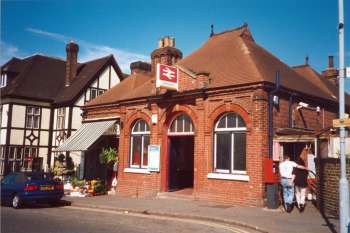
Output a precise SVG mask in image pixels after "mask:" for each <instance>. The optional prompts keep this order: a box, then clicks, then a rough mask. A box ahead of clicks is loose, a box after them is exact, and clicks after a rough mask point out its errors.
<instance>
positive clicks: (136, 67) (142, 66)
mask: <svg viewBox="0 0 350 233" xmlns="http://www.w3.org/2000/svg"><path fill="white" fill-rule="evenodd" d="M151 68H152V66H151V64H149V63H147V62H143V61H136V62H133V63H131V64H130V70H131V74H137V73H149V72H151Z"/></svg>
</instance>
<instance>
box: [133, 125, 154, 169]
mask: <svg viewBox="0 0 350 233" xmlns="http://www.w3.org/2000/svg"><path fill="white" fill-rule="evenodd" d="M130 141H131V146H130V155H131V156H130V167H133V168H147V166H148V145H149V143H150V129H149V126H148V125H147V123H146V122H145V121H144V120H138V121H136V122H135V124H134V127H133V128H132V131H131V140H130Z"/></svg>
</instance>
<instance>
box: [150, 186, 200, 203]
mask: <svg viewBox="0 0 350 233" xmlns="http://www.w3.org/2000/svg"><path fill="white" fill-rule="evenodd" d="M192 193H193V189H192V188H188V189H180V190H177V191H174V192H161V193H158V194H157V197H156V198H159V199H173V200H194V197H193V195H192Z"/></svg>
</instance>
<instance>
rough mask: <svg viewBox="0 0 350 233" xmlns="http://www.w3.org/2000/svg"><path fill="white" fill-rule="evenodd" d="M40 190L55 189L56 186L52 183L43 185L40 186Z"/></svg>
mask: <svg viewBox="0 0 350 233" xmlns="http://www.w3.org/2000/svg"><path fill="white" fill-rule="evenodd" d="M40 190H43V191H47V190H54V187H53V186H52V185H42V186H40Z"/></svg>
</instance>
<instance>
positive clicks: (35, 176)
mask: <svg viewBox="0 0 350 233" xmlns="http://www.w3.org/2000/svg"><path fill="white" fill-rule="evenodd" d="M26 178H27V181H34V180H52V179H53V177H52V175H51V174H49V173H27V174H26Z"/></svg>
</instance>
